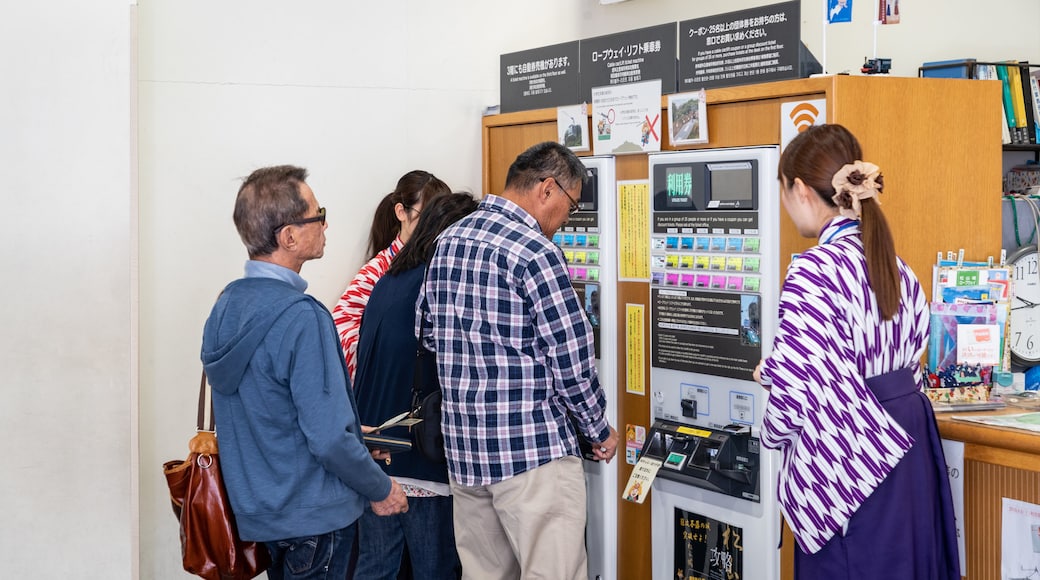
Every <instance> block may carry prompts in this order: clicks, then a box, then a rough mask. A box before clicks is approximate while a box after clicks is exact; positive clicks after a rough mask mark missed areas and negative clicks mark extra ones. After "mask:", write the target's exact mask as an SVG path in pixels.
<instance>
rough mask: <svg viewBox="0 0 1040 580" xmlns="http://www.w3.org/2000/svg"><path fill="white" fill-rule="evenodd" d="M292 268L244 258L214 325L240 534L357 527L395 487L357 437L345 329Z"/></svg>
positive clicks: (227, 479)
mask: <svg viewBox="0 0 1040 580" xmlns="http://www.w3.org/2000/svg"><path fill="white" fill-rule="evenodd" d="M306 288H307V282H306V281H304V280H303V278H301V277H300V276H299V275H298V274H297V273H296V272H293V271H292V270H289V269H287V268H283V267H281V266H277V265H274V264H270V263H267V262H258V261H249V262H247V263H246V277H245V278H242V279H239V280H236V281H234V282H232V283H230V284H228V286H227V287H226V288H225V289H224V292H223V294H221V296H220V298H219V299H218V300H217V303H216V304H215V305H214V306H213V311H212V312H211V313H210V316H209V319H208V320H207V321H206V326H205V330H204V331H203V337H202V362H203V366H204V368H205V370H206V374H207V375H208V377H209V383H210V385H211V386H212V387H213V412H214V417H215V418H216V425H217V427H216V429H217V439H218V442H219V444H220V460H221V470H222V471H223V476H224V485H225V487H226V488H227V492H228V498H229V499H230V501H231V507H232V509H233V510H234V513H235V520H236V522H237V523H238V531H239V535H240V536H241V537H242V539H243V540H252V541H262V542H270V541H276V540H283V539H289V538H298V537H305V536H312V535H319V534H324V533H328V532H331V531H333V530H338V529H341V528H344V527H346V526H349V525H350V524H351V523H353V522H354V521H355V520H357V518H358V517H359V516H360V515H361V513H362V511H363V509H364V506H365V502H368V501H381V500H383V499H386V497H387V496H388V495H389V494H390V485H391V484H390V479H389V477H387V475H386V474H385V473H383V471H382V470H381V469H380V468H379V466H378V465H377V464H376V462H375V461H373V460H372V457H371V456H370V455H369V452H368V449H367V448H366V447H365V444H364V440H363V438H362V435H361V427H360V425H361V422H360V420H359V419H358V415H357V411H356V410H355V409H356V405H355V403H354V397H353V393H351V389H350V388H349V384H348V379H347V369H346V365H345V363H344V359H343V351H342V349H341V347H340V343H339V336H338V335H337V334H336V328H335V325H334V324H333V321H332V315H331V314H329V311H328V309H326V308H325V306H324V305H322V304H321V303H320V302H318V301H317V300H315V299H314V298H313V297H311V296H308V295H307V294H304V293H303V292H304V290H306Z"/></svg>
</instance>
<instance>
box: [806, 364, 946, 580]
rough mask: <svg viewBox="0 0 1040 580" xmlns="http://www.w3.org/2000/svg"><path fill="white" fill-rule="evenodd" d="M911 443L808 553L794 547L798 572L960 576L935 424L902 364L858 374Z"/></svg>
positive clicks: (858, 578) (909, 579)
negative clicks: (841, 526) (844, 523)
mask: <svg viewBox="0 0 1040 580" xmlns="http://www.w3.org/2000/svg"><path fill="white" fill-rule="evenodd" d="M866 384H867V387H868V388H869V389H870V390H871V392H872V393H874V396H875V397H876V398H877V400H878V402H880V403H881V406H882V407H884V409H885V411H887V412H888V413H889V415H891V416H892V418H893V419H894V420H895V421H896V422H897V423H899V425H900V426H901V427H902V428H903V429H904V430H906V432H907V433H908V434H909V435H910V436H911V437H913V439H914V445H913V447H911V448H910V450H909V451H907V453H906V455H904V456H903V458H902V459H901V460H900V461H899V463H898V464H897V465H896V467H895V469H893V470H892V472H891V473H889V474H888V477H887V478H885V481H883V482H882V483H881V485H880V486H878V488H877V489H876V490H874V493H872V494H871V495H870V497H868V498H867V500H866V501H865V502H864V503H863V505H862V506H860V508H859V509H858V510H857V511H856V513H854V514H852V518H851V519H850V520H849V522H848V530H847V532H846V533H845V534H841V533H839V534H837V535H835V536H834V537H833V538H831V540H830V541H829V542H827V544H826V545H824V547H823V548H822V549H821V550H820V551H819V552H817V553H815V554H806V553H804V552H802V551H801V550H800V549H797V548H796V549H795V550H794V552H795V563H794V569H795V578H797V579H798V580H811V579H820V580H824V579H826V580H843V579H849V580H879V579H883V578H884V579H892V580H960V577H961V574H960V563H959V560H958V557H957V529H956V527H955V524H954V517H953V498H952V495H951V493H950V480H949V479H948V478H947V475H946V459H945V457H944V456H943V450H942V444H941V442H940V440H939V429H938V427H937V426H936V424H935V414H934V413H933V412H932V405H931V403H930V402H929V401H928V398H927V397H926V396H925V395H924V393H922V392H921V391H920V390H919V388H918V386H917V385H916V384H915V383H914V375H913V372H911V371H910V370H909V369H903V370H898V371H893V372H890V373H886V374H883V375H879V376H876V377H873V378H870V379H867V381H866Z"/></svg>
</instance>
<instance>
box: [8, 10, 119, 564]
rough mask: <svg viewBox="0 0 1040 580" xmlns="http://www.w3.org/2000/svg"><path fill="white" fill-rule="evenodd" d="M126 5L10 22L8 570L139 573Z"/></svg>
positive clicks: (26, 14)
mask: <svg viewBox="0 0 1040 580" xmlns="http://www.w3.org/2000/svg"><path fill="white" fill-rule="evenodd" d="M131 46H132V45H131V39H130V6H129V4H128V3H127V1H126V0H95V1H94V2H89V3H88V2H79V1H77V0H57V1H55V2H19V3H18V4H17V6H12V5H10V3H8V5H7V6H5V9H4V10H3V14H2V15H0V54H2V55H3V57H0V184H2V185H0V195H2V198H3V210H2V216H3V217H2V218H0V222H2V230H0V231H2V232H3V233H2V234H0V236H2V240H3V252H2V253H0V272H2V273H3V274H2V276H3V284H2V288H3V289H2V290H0V297H2V299H0V329H2V331H0V373H2V374H0V377H2V378H0V383H2V388H0V429H2V433H3V441H4V443H3V445H2V447H0V449H2V452H0V456H2V457H3V460H2V467H0V514H2V515H0V562H2V564H0V570H2V571H0V576H3V577H5V578H98V579H106V580H107V579H112V578H129V577H131V575H132V574H133V571H132V569H133V566H134V562H135V557H136V547H135V544H134V539H133V533H134V528H135V524H134V523H133V522H135V521H136V501H135V497H134V495H133V494H134V493H135V492H136V483H135V482H134V480H133V466H132V463H133V462H134V461H136V453H135V451H136V449H135V448H134V445H135V442H134V435H133V431H134V429H133V427H132V421H133V417H134V416H135V414H134V413H133V409H132V407H131V406H132V403H133V383H134V379H133V377H132V376H131V362H132V360H131V352H132V350H131V332H132V329H131V318H130V317H131V306H130V305H131V261H130V259H131V247H132V246H133V243H132V230H131V227H132V222H131V210H132V191H131V176H132V172H131V149H130V146H131V138H130V136H131V126H130V120H131V73H130V67H131V56H132V55H131Z"/></svg>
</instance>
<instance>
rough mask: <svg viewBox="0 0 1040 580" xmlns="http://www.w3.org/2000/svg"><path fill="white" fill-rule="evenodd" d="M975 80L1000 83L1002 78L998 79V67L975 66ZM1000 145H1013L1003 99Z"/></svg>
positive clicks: (983, 64) (990, 65)
mask: <svg viewBox="0 0 1040 580" xmlns="http://www.w3.org/2000/svg"><path fill="white" fill-rule="evenodd" d="M975 78H976V79H979V80H983V81H1000V78H999V77H997V65H995V64H990V63H979V64H977V65H975ZM1002 90H1003V89H1002ZM1000 143H1001V144H1002V145H1010V144H1011V129H1010V128H1009V127H1008V122H1007V109H1005V108H1004V99H1003V97H1001V100H1000Z"/></svg>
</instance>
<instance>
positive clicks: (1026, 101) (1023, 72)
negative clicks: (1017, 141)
mask: <svg viewBox="0 0 1040 580" xmlns="http://www.w3.org/2000/svg"><path fill="white" fill-rule="evenodd" d="M1018 76H1019V83H1020V85H1021V89H1020V90H1021V91H1022V101H1023V112H1024V113H1025V118H1026V122H1025V135H1023V136H1022V142H1023V143H1029V144H1030V145H1036V124H1037V122H1038V121H1040V119H1038V118H1037V117H1036V115H1035V114H1034V113H1033V110H1034V109H1033V90H1032V88H1031V87H1030V86H1029V79H1031V78H1032V77H1031V76H1030V75H1029V61H1025V60H1023V61H1021V62H1020V63H1019V65H1018Z"/></svg>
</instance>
